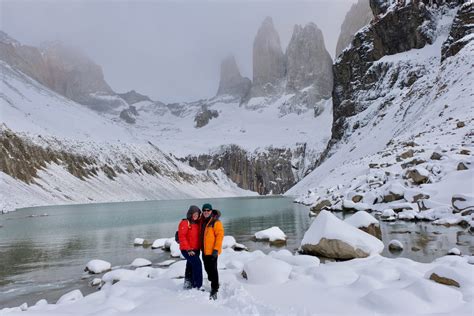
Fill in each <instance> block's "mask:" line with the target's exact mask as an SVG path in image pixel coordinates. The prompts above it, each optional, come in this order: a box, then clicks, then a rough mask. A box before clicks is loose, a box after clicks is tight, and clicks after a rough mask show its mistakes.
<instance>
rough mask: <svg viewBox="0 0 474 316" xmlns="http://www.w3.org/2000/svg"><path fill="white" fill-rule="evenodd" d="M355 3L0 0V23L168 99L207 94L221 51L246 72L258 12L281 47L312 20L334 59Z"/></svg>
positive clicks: (120, 88)
mask: <svg viewBox="0 0 474 316" xmlns="http://www.w3.org/2000/svg"><path fill="white" fill-rule="evenodd" d="M355 1H356V0H312V1H310V0H307V1H298V0H259V1H256V0H252V1H251V0H241V1H236V0H214V1H210V0H207V1H203V0H187V1H186V0H174V1H161V0H160V1H159V0H154V1H152V0H148V1H144V0H138V1H136V0H135V1H132V0H129V1H113V0H102V1H97V0H83V1H77V0H76V1H72V0H62V1H60V0H55V1H44V0H30V1H25V0H0V5H1V7H0V9H1V10H0V12H1V19H0V23H1V29H2V30H3V31H5V32H7V33H8V34H9V35H10V36H11V37H13V38H15V39H17V40H18V41H20V42H21V43H23V44H29V45H34V46H38V45H39V44H40V43H41V42H43V41H51V40H61V41H63V42H66V43H68V44H72V45H75V46H78V47H80V48H81V49H82V50H83V51H85V52H86V54H87V55H89V56H90V57H91V58H92V59H93V60H94V61H95V62H96V63H97V64H99V65H100V66H102V68H103V70H104V74H105V79H106V81H107V82H108V83H109V84H110V86H111V87H112V89H114V90H115V91H116V92H125V91H128V90H131V89H135V90H137V91H138V92H141V93H143V94H146V95H148V96H150V97H151V98H152V99H154V100H160V101H163V102H176V101H192V100H196V99H199V98H206V97H211V96H213V95H214V94H215V93H216V91H217V87H218V84H219V65H220V61H221V60H222V58H223V57H225V56H226V55H227V54H234V56H235V57H236V60H237V64H238V65H239V67H240V71H241V73H242V75H244V76H247V77H249V78H252V46H253V39H254V37H255V34H256V33H257V29H258V27H259V26H260V24H261V23H262V21H263V19H264V18H265V17H266V16H271V17H272V18H273V22H274V24H275V27H276V28H277V30H278V32H279V34H280V40H281V43H282V46H283V50H285V49H286V46H287V45H288V42H289V40H290V38H291V34H292V31H293V26H294V25H295V24H302V25H304V24H306V23H308V22H314V23H316V24H317V25H318V27H319V28H320V29H321V30H322V31H323V33H324V37H325V42H326V47H327V49H328V51H329V53H330V54H331V56H333V57H334V51H335V47H336V42H337V37H338V35H339V31H340V25H341V23H342V21H343V19H344V16H345V14H346V12H347V11H348V10H349V8H350V6H351V4H352V3H354V2H355Z"/></svg>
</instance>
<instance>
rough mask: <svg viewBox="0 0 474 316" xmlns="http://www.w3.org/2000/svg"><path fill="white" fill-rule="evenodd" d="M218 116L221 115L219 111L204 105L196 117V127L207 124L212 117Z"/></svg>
mask: <svg viewBox="0 0 474 316" xmlns="http://www.w3.org/2000/svg"><path fill="white" fill-rule="evenodd" d="M217 117H219V112H217V111H216V110H209V109H208V108H207V107H205V106H204V107H203V108H202V109H201V110H200V111H199V112H198V113H197V114H196V116H195V117H194V122H195V123H196V128H201V127H204V126H206V125H207V124H208V123H209V121H210V120H211V119H213V118H217Z"/></svg>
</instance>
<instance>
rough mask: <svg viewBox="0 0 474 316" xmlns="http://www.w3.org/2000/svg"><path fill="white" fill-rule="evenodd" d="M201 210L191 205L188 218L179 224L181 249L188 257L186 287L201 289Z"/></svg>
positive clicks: (185, 275)
mask: <svg viewBox="0 0 474 316" xmlns="http://www.w3.org/2000/svg"><path fill="white" fill-rule="evenodd" d="M200 216H201V210H200V209H199V207H197V206H195V205H191V206H190V207H189V210H188V212H187V214H186V218H185V219H183V220H181V222H180V223H179V226H178V239H179V250H181V254H182V255H183V257H184V258H185V259H186V270H185V273H184V288H185V289H190V288H196V289H200V288H201V286H202V263H201V259H200V258H199V253H200V249H201V223H200Z"/></svg>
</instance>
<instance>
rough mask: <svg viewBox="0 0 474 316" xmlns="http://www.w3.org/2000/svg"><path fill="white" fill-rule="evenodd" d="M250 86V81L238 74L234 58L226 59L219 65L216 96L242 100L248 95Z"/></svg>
mask: <svg viewBox="0 0 474 316" xmlns="http://www.w3.org/2000/svg"><path fill="white" fill-rule="evenodd" d="M251 86H252V82H251V81H250V79H249V78H245V77H242V75H241V74H240V71H239V67H238V66H237V63H236V61H235V58H234V56H228V57H226V58H225V59H224V60H223V61H222V63H221V71H220V80H219V89H218V90H217V95H218V96H220V95H231V96H234V97H238V98H241V99H242V98H245V97H246V96H247V95H248V93H249V91H250V88H251Z"/></svg>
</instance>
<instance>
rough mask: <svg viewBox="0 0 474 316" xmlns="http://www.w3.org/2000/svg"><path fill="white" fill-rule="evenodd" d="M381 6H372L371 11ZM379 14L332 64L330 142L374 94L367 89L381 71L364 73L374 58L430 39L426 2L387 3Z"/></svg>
mask: <svg viewBox="0 0 474 316" xmlns="http://www.w3.org/2000/svg"><path fill="white" fill-rule="evenodd" d="M382 7H383V8H385V7H384V6H382ZM383 10H384V9H380V7H376V9H374V14H375V15H376V14H378V13H380V12H384V11H383ZM383 14H384V15H383V17H380V16H378V17H376V18H375V19H374V22H373V23H371V24H370V25H369V26H368V27H367V29H366V30H364V31H363V32H359V33H357V34H356V36H355V38H354V40H353V41H352V46H351V47H350V48H349V49H347V50H345V51H344V52H343V54H342V55H341V56H340V57H339V58H338V60H337V61H336V63H335V65H334V67H333V69H334V89H333V93H332V96H333V107H334V123H333V128H332V133H333V136H332V142H335V141H337V140H339V139H341V138H342V136H343V134H344V131H345V130H346V129H347V128H348V127H347V126H346V125H345V119H346V118H347V117H350V116H353V115H355V114H357V113H360V112H361V111H363V110H365V109H366V108H367V107H368V106H369V105H370V103H371V99H373V98H376V97H377V96H376V95H373V94H369V93H367V91H369V90H370V89H371V88H372V87H373V86H374V84H375V83H377V82H380V81H381V78H382V76H381V74H382V75H383V71H382V72H380V71H379V72H377V71H372V72H370V73H368V70H369V69H370V68H371V67H372V65H373V63H374V62H375V61H377V60H379V59H380V58H382V57H383V56H387V55H393V54H397V53H401V52H406V51H408V50H411V49H413V48H422V47H424V46H425V45H426V44H432V43H433V40H434V34H433V30H434V29H435V26H436V23H435V21H434V18H433V15H432V13H431V12H430V10H429V9H428V8H427V7H426V6H423V5H415V4H414V3H413V2H411V3H409V4H407V5H405V6H400V7H391V9H390V10H388V11H386V12H384V13H383ZM395 79H396V78H395Z"/></svg>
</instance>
